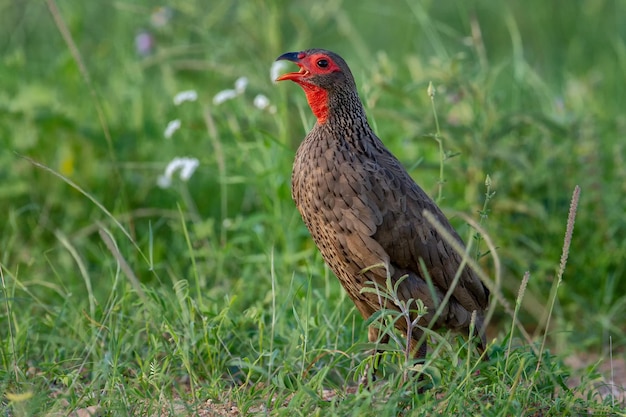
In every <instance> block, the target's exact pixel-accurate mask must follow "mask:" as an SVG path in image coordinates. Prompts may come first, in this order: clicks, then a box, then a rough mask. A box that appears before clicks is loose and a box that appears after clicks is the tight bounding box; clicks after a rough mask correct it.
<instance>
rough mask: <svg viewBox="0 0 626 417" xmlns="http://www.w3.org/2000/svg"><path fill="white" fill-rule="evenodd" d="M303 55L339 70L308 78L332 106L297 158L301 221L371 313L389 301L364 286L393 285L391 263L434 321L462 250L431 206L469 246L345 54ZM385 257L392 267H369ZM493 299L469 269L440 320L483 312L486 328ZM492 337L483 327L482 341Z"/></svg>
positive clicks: (408, 294)
mask: <svg viewBox="0 0 626 417" xmlns="http://www.w3.org/2000/svg"><path fill="white" fill-rule="evenodd" d="M299 54H301V55H299V56H317V55H316V54H321V56H324V57H327V58H329V59H330V60H332V61H333V62H334V63H335V64H336V65H337V66H338V68H339V71H334V72H332V73H328V74H321V75H316V74H314V73H313V74H310V75H309V74H307V75H309V78H308V79H307V82H310V83H311V84H313V85H315V86H318V87H321V88H323V90H324V91H325V92H326V93H327V100H328V101H327V107H328V109H327V111H328V112H327V114H325V115H324V116H325V117H324V118H323V122H320V121H319V120H318V123H316V124H315V126H314V127H313V129H312V130H311V131H310V132H309V134H307V135H306V137H305V138H304V141H303V142H302V143H301V145H300V147H299V149H298V151H297V153H296V157H295V162H294V166H293V175H292V196H293V199H294V201H295V203H296V205H297V207H298V210H299V211H300V214H301V215H302V219H303V220H304V222H305V224H306V226H307V228H308V229H309V231H310V232H311V235H312V237H313V239H314V241H315V244H316V245H317V247H318V248H319V250H320V252H321V254H322V256H323V258H324V260H325V262H326V263H327V264H328V266H329V267H330V269H331V270H332V271H333V272H334V273H335V275H336V276H337V277H338V278H339V281H340V282H341V284H342V286H343V287H344V289H345V290H346V291H347V293H348V294H349V296H350V298H351V299H352V301H354V303H355V305H356V307H357V308H358V310H359V311H360V313H361V314H362V315H363V317H365V318H367V317H369V316H370V315H372V314H373V313H374V312H376V311H378V310H379V309H380V308H381V307H380V304H379V298H378V297H377V296H376V295H375V294H373V293H371V292H362V291H361V289H362V288H363V286H364V285H366V282H368V281H371V282H376V283H378V284H379V285H380V287H381V288H385V280H386V276H387V270H388V271H389V274H390V275H391V277H392V280H393V282H395V281H397V280H398V279H399V278H400V277H402V276H403V275H408V277H407V278H406V279H405V280H404V281H403V282H402V283H401V284H400V286H399V288H398V296H399V298H400V299H402V300H408V299H410V298H412V299H421V300H422V301H423V302H424V304H425V305H426V306H427V307H428V312H429V314H428V315H427V316H426V317H424V318H423V319H422V321H421V322H420V325H422V326H427V325H428V323H429V322H430V320H431V319H432V315H433V314H434V312H435V311H436V309H437V305H438V304H440V301H441V300H442V299H443V297H444V295H445V293H446V291H447V290H448V288H449V285H450V283H451V282H452V280H453V278H454V276H455V274H456V272H457V270H458V269H459V266H460V263H461V259H462V257H461V256H460V255H459V254H458V253H456V252H455V251H454V250H453V249H452V247H451V246H450V245H449V244H448V243H446V242H445V240H444V239H443V238H442V236H440V234H439V233H438V232H437V231H436V230H435V229H434V228H433V227H432V226H431V225H430V224H429V223H428V222H427V220H426V219H425V218H424V216H423V211H424V210H427V211H429V212H430V213H432V214H433V215H434V216H435V217H436V218H437V220H438V221H439V222H440V223H441V224H443V225H444V226H445V227H446V229H447V230H448V231H449V232H450V233H451V234H452V235H453V236H454V237H455V239H457V240H458V241H459V242H460V243H461V244H462V240H461V238H460V237H459V236H458V234H457V233H456V232H455V231H454V229H453V228H452V226H450V224H449V222H448V220H447V219H446V217H445V216H444V214H443V213H442V212H441V210H440V209H439V207H437V205H436V204H435V203H434V201H433V200H432V199H431V198H430V197H429V196H428V195H427V194H426V193H425V192H424V191H423V190H422V189H421V188H420V187H419V186H418V185H417V184H416V183H415V181H413V179H412V178H411V177H410V176H409V174H408V173H407V171H406V170H405V169H404V167H403V166H402V164H401V163H400V162H399V161H398V159H397V158H396V157H394V156H393V155H392V154H391V153H390V152H389V151H388V150H387V149H386V148H385V146H384V145H383V143H382V142H381V140H380V139H379V138H378V137H377V136H376V135H375V134H374V133H373V131H372V129H371V128H370V126H369V124H368V122H367V119H366V116H365V112H364V109H363V106H362V104H361V101H360V99H359V97H358V93H357V90H356V85H355V83H354V79H353V77H352V74H351V72H350V70H349V68H348V66H347V64H346V63H345V61H344V60H343V59H342V58H341V57H339V56H338V55H336V54H334V53H332V52H329V51H325V50H307V51H303V52H300V53H299ZM303 54H304V55H303ZM285 55H287V54H285ZM299 65H300V64H299ZM294 74H296V73H294ZM285 79H287V78H285ZM294 81H296V80H294ZM296 82H297V81H296ZM305 91H307V90H306V89H305ZM307 96H309V93H308V92H307ZM309 102H311V98H310V97H309ZM318 119H319V116H318ZM420 259H422V260H423V262H424V264H425V266H426V268H427V270H428V273H429V275H430V277H431V278H432V281H433V284H434V287H435V292H436V297H437V298H438V300H433V297H432V293H431V290H430V289H429V288H428V285H427V283H426V281H425V280H424V278H423V274H422V273H421V272H420ZM381 263H382V264H384V265H386V266H387V270H386V269H385V268H381V267H376V268H373V269H370V270H367V269H368V267H371V266H373V265H377V264H381ZM364 270H367V271H366V272H363V271H364ZM488 298H489V291H488V290H487V289H486V288H485V286H484V285H483V283H482V282H481V281H480V279H479V278H478V277H477V276H476V274H475V273H474V272H473V271H471V270H470V269H469V268H465V269H464V270H463V272H462V273H461V277H460V280H459V283H458V285H457V286H456V288H455V289H454V290H453V292H452V297H451V298H450V301H449V303H448V304H447V306H445V308H444V310H443V312H442V314H441V316H440V317H439V318H438V320H437V321H436V323H435V324H434V326H433V327H434V328H435V329H437V328H442V327H446V328H450V329H453V330H459V331H464V332H466V331H467V329H468V328H469V325H470V320H471V315H472V312H473V311H474V310H475V311H476V312H477V322H476V325H477V328H479V329H480V328H482V320H483V319H482V318H483V312H484V310H485V309H486V307H487V304H488ZM387 308H393V306H392V305H387ZM397 327H398V328H399V329H401V330H403V331H405V332H406V323H405V322H404V320H399V321H398V322H397ZM420 337H421V331H419V330H415V331H414V332H413V335H412V339H413V342H412V343H413V347H417V346H415V342H417V340H419V338H420ZM376 338H377V332H376V331H372V329H370V340H371V341H374V340H372V339H376ZM484 345H485V337H484V335H482V346H481V347H483V348H484ZM425 352H426V351H425V345H423V346H420V347H419V349H418V352H417V356H418V357H423V356H424V354H425Z"/></svg>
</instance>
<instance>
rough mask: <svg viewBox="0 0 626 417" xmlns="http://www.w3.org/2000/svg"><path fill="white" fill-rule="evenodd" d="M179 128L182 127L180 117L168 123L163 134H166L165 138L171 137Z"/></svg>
mask: <svg viewBox="0 0 626 417" xmlns="http://www.w3.org/2000/svg"><path fill="white" fill-rule="evenodd" d="M178 129H180V119H174V120H172V121H171V122H169V123H168V124H167V127H166V128H165V131H164V132H163V136H165V139H169V138H171V137H172V135H173V134H174V132H176V131H177V130H178Z"/></svg>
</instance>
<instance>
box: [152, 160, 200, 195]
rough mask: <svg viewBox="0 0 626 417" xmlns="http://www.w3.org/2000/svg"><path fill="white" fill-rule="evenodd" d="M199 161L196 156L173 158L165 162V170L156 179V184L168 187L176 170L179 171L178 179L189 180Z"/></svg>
mask: <svg viewBox="0 0 626 417" xmlns="http://www.w3.org/2000/svg"><path fill="white" fill-rule="evenodd" d="M198 165H200V161H198V159H196V158H174V159H172V160H171V161H170V163H169V164H167V167H166V168H165V172H164V173H163V175H160V176H159V178H158V179H157V185H158V186H159V187H161V188H168V187H169V186H170V185H171V184H172V177H173V176H174V174H175V173H176V171H180V175H179V177H180V179H181V180H182V181H189V178H191V176H192V175H193V173H194V172H195V170H196V168H198Z"/></svg>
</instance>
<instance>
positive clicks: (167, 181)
mask: <svg viewBox="0 0 626 417" xmlns="http://www.w3.org/2000/svg"><path fill="white" fill-rule="evenodd" d="M157 185H158V186H159V188H169V187H170V185H172V179H171V178H170V177H166V176H165V175H159V178H157Z"/></svg>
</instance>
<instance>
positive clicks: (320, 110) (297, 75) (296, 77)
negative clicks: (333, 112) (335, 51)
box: [276, 52, 341, 123]
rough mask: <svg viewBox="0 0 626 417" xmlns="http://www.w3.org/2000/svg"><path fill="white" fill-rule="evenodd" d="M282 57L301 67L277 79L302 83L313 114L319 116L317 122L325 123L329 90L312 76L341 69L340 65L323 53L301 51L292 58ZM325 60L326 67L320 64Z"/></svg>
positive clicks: (301, 85)
mask: <svg viewBox="0 0 626 417" xmlns="http://www.w3.org/2000/svg"><path fill="white" fill-rule="evenodd" d="M285 55H287V54H285ZM285 55H283V56H285ZM279 59H280V58H279ZM282 59H287V60H289V61H293V62H295V63H296V64H297V65H298V66H299V67H300V71H298V72H289V73H287V74H283V75H281V76H280V77H278V78H277V79H276V81H284V80H291V81H293V82H295V83H296V84H298V85H300V87H302V89H303V90H304V93H305V94H306V99H307V101H308V102H309V106H310V107H311V110H312V111H313V114H314V115H315V117H317V122H318V123H325V122H326V120H327V119H328V91H326V90H325V89H324V88H322V87H320V86H318V85H316V84H315V83H314V81H313V80H311V78H313V77H315V76H317V75H324V74H329V73H332V72H335V71H341V69H340V68H339V66H337V64H335V63H334V62H333V60H332V59H331V58H330V57H328V56H327V55H325V54H322V53H315V54H312V55H307V54H305V53H304V52H300V53H298V54H297V56H295V55H294V56H293V57H292V58H282ZM323 60H325V61H326V62H327V66H325V67H322V66H320V65H319V63H320V61H323Z"/></svg>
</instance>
